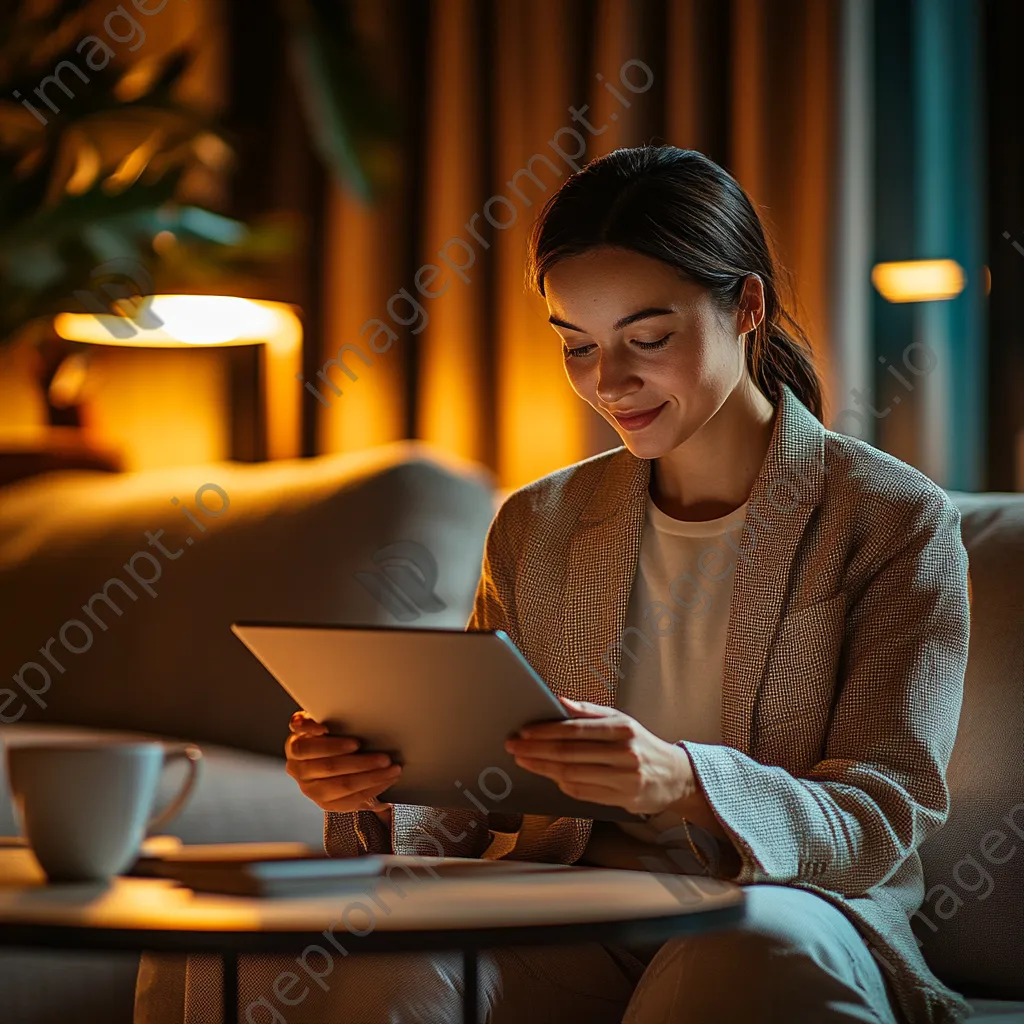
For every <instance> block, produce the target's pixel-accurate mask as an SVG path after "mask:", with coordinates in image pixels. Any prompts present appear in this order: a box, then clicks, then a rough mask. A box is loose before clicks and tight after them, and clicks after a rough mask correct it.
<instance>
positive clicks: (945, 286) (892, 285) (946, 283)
mask: <svg viewBox="0 0 1024 1024" xmlns="http://www.w3.org/2000/svg"><path fill="white" fill-rule="evenodd" d="M964 280H965V275H964V269H963V267H961V266H960V264H959V263H957V262H956V260H903V261H901V262H898V263H877V264H875V267H874V269H873V270H872V271H871V283H872V284H873V285H874V286H875V287H876V288H877V289H878V292H879V294H880V295H881V296H882V298H884V299H887V300H888V301H889V302H933V301H936V300H939V299H953V298H956V296H957V295H959V294H960V293H961V292H962V291H963V290H964Z"/></svg>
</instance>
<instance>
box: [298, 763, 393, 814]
mask: <svg viewBox="0 0 1024 1024" xmlns="http://www.w3.org/2000/svg"><path fill="white" fill-rule="evenodd" d="M401 774H402V769H401V766H399V765H392V767H390V768H384V769H381V770H379V771H373V772H358V773H356V774H354V775H334V776H332V777H331V778H328V779H319V780H317V781H315V782H305V783H303V784H302V792H303V793H305V794H306V796H308V797H309V798H310V800H312V801H314V803H317V804H319V805H320V806H321V807H323V806H324V805H325V804H327V803H330V802H332V801H338V800H344V799H347V798H348V797H351V796H352V795H354V794H356V793H362V792H364V791H365V790H369V789H373V790H374V792H375V793H383V792H384V790H385V789H387V788H388V786H391V785H393V784H394V783H395V781H396V780H397V779H398V777H399V776H400V775H401Z"/></svg>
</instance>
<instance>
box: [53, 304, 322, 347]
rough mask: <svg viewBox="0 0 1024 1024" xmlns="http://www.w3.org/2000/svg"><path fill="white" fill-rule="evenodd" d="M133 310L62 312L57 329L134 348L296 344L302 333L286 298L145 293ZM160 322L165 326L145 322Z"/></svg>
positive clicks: (67, 336) (69, 335) (67, 335)
mask: <svg viewBox="0 0 1024 1024" xmlns="http://www.w3.org/2000/svg"><path fill="white" fill-rule="evenodd" d="M122 305H126V303H125V302H124V301H123V300H122ZM133 309H134V315H133V316H131V317H123V316H116V315H114V314H106V313H60V314H58V316H57V317H56V318H55V319H54V322H53V327H54V330H55V331H56V332H57V334H58V335H60V337H62V338H65V339H66V340H68V341H82V342H88V343H91V344H94V345H128V346H131V347H133V348H139V347H142V348H146V347H150V348H178V347H180V346H192V345H253V344H260V343H268V344H273V345H276V346H278V347H284V348H292V347H294V346H295V345H297V344H298V342H299V340H300V339H301V337H302V326H301V324H300V322H299V318H298V316H297V315H296V314H295V311H294V310H293V309H292V308H291V307H290V306H287V305H285V304H284V303H282V302H264V301H259V300H256V299H239V298H234V297H232V296H228V295H146V296H143V297H142V298H141V299H138V300H133ZM157 323H160V324H162V326H159V327H157V326H146V325H151V324H157Z"/></svg>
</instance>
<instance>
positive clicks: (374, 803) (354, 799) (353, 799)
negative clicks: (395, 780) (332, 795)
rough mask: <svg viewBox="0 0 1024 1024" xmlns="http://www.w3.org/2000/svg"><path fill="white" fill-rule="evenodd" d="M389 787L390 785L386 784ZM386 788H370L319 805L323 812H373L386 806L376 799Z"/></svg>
mask: <svg viewBox="0 0 1024 1024" xmlns="http://www.w3.org/2000/svg"><path fill="white" fill-rule="evenodd" d="M388 785H390V783H388ZM387 788H388V787H387V786H383V787H381V786H371V787H370V788H369V789H363V790H360V791H359V792H357V793H353V794H351V796H347V797H343V798H341V799H339V800H329V801H327V802H326V803H322V804H320V806H321V807H322V808H323V809H324V810H325V811H341V812H346V811H363V810H365V811H373V810H377V809H378V808H380V807H384V806H386V804H384V803H383V802H382V801H380V800H378V799H377V797H378V796H379V795H380V794H381V793H383V792H384V790H385V789H387Z"/></svg>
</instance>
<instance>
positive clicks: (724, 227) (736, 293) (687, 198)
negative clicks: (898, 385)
mask: <svg viewBox="0 0 1024 1024" xmlns="http://www.w3.org/2000/svg"><path fill="white" fill-rule="evenodd" d="M598 246H614V247H616V248H620V249H629V250H631V251H633V252H636V253H640V254H641V255H644V256H650V257H653V258H654V259H656V260H661V261H662V262H663V263H668V264H670V265H671V266H673V267H676V268H677V269H678V270H679V271H681V272H682V273H683V274H685V275H686V277H688V278H690V279H691V280H693V281H695V282H697V283H698V284H701V285H703V286H704V287H705V288H707V289H708V290H709V291H710V292H711V296H712V298H713V300H714V301H715V303H716V304H717V305H718V307H719V308H720V309H722V310H723V311H728V310H734V309H735V308H736V304H737V302H738V301H739V298H740V295H741V294H742V290H743V281H744V279H745V277H746V276H747V275H748V274H757V276H758V277H760V278H761V281H762V283H763V285H764V302H765V310H764V317H763V318H762V320H761V323H760V324H758V326H757V329H756V330H755V331H754V338H753V341H752V342H748V344H747V346H746V354H747V369H748V371H749V373H750V376H751V378H752V379H753V381H754V382H755V384H756V385H757V386H758V388H760V390H761V391H762V392H763V393H764V395H765V396H766V397H767V398H768V399H769V400H770V401H771V402H773V403H774V404H778V401H779V399H780V397H781V385H782V384H788V385H789V387H790V388H791V389H792V390H793V393H794V394H795V395H796V396H797V398H799V399H800V401H801V402H803V404H804V405H805V406H807V408H808V409H809V410H810V411H811V412H812V413H813V414H814V415H815V416H816V417H817V418H818V419H819V420H820V419H821V418H822V399H821V381H820V380H819V378H818V375H817V372H816V371H815V369H814V363H813V361H812V353H811V345H810V342H809V341H808V340H807V336H806V335H805V334H804V332H803V330H802V329H801V328H800V325H799V324H798V323H797V322H796V321H795V320H794V319H793V318H792V317H791V316H790V315H789V313H788V312H787V311H786V310H785V308H784V306H783V304H782V302H781V300H780V297H779V292H778V285H777V278H778V276H779V269H778V267H777V265H776V262H775V259H774V257H773V255H772V253H771V250H770V249H769V247H768V242H767V240H766V238H765V231H764V228H763V226H762V224H761V220H760V218H759V217H758V215H757V212H756V211H755V210H754V206H753V204H752V203H751V201H750V198H749V197H748V196H747V194H746V192H744V191H743V189H742V188H741V187H740V185H739V183H738V182H737V181H736V179H735V178H733V177H732V175H731V174H729V173H728V172H727V171H725V170H724V169H723V168H721V167H719V166H718V164H716V163H715V162H714V161H713V160H709V159H708V158H707V157H706V156H704V154H703V153H698V152H697V151H696V150H693V149H678V148H676V147H675V146H638V147H636V148H633V149H617V150H615V151H614V152H612V153H609V154H608V155H607V156H603V157H599V158H598V159H596V160H593V161H591V162H590V163H589V164H587V165H586V166H585V167H583V168H582V169H581V170H579V171H577V172H576V173H575V174H573V175H571V176H570V177H569V178H567V179H566V180H565V181H564V182H563V183H562V186H561V188H559V190H558V191H557V192H556V193H555V194H554V195H553V196H551V198H550V199H549V200H548V201H547V203H545V205H544V209H543V210H542V211H541V213H540V215H539V217H538V219H537V222H536V223H535V224H534V226H533V230H532V232H531V236H530V246H529V256H528V261H527V270H526V275H527V283H528V285H529V286H530V287H532V288H534V289H536V290H537V291H538V292H540V294H541V295H543V294H544V275H545V274H546V273H547V272H548V271H549V270H550V269H551V267H553V266H554V265H555V264H556V263H557V262H558V261H559V260H562V259H565V258H566V257H569V256H576V255H579V254H580V253H583V252H586V251H588V250H590V249H594V248H596V247H598ZM784 324H785V325H788V327H789V328H790V329H789V330H787V327H786V326H783V325H784Z"/></svg>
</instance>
